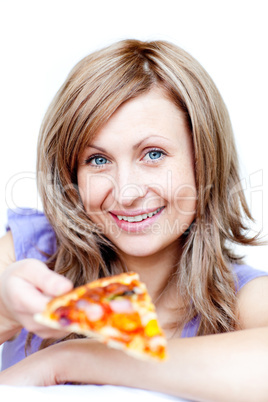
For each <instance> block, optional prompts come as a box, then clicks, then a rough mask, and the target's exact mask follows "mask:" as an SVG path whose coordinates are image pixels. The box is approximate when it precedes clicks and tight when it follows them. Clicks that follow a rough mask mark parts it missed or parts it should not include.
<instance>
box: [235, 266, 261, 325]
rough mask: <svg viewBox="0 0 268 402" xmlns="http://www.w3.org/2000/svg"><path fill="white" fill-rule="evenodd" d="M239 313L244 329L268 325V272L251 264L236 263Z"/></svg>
mask: <svg viewBox="0 0 268 402" xmlns="http://www.w3.org/2000/svg"><path fill="white" fill-rule="evenodd" d="M234 271H235V273H236V276H237V287H238V314H239V321H240V324H241V326H242V329H248V328H256V327H263V326H267V325H268V272H267V271H263V270H258V269H255V268H253V267H251V266H249V265H235V266H234Z"/></svg>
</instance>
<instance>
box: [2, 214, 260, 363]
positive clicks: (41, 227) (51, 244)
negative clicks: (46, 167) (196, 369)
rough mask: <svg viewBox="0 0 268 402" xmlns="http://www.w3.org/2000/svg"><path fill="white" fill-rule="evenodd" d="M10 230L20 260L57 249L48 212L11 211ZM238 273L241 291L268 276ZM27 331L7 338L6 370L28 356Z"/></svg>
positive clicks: (189, 329)
mask: <svg viewBox="0 0 268 402" xmlns="http://www.w3.org/2000/svg"><path fill="white" fill-rule="evenodd" d="M7 230H11V231H12V235H13V240H14V246H15V255H16V259H17V260H22V259H24V258H37V259H39V260H41V261H46V259H47V256H46V254H48V255H51V254H53V253H54V252H55V251H56V237H55V233H54V231H53V229H52V227H51V225H50V223H49V222H48V220H47V218H46V217H45V215H44V214H43V213H41V212H38V211H36V210H33V209H19V210H15V211H11V210H10V211H8V225H7ZM234 274H235V275H236V276H237V290H240V289H241V288H242V287H243V286H244V285H245V284H246V283H248V282H249V281H251V280H252V279H255V278H258V277H261V276H267V275H268V272H264V271H257V270H255V269H253V268H251V267H249V266H248V265H234ZM198 323H199V320H198V317H195V318H194V319H193V320H191V321H190V322H189V323H188V324H186V325H185V327H184V328H183V330H182V335H181V336H182V337H183V338H186V337H193V336H195V335H196V333H197V330H198ZM26 336H27V331H26V330H25V329H22V330H21V332H20V334H19V335H18V336H17V337H16V338H15V339H14V340H12V341H7V342H5V343H4V345H3V350H2V370H4V369H6V368H8V367H10V366H12V365H13V364H15V363H17V362H19V361H20V360H22V359H23V358H24V357H25V351H24V346H25V340H26ZM40 343H41V339H40V338H39V337H38V336H36V335H34V336H33V340H32V350H31V353H33V352H35V351H37V350H38V348H39V345H40Z"/></svg>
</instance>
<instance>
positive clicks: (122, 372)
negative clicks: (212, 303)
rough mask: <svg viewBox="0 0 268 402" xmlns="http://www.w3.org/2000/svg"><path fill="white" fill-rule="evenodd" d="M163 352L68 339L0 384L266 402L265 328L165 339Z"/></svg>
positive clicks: (17, 367) (3, 375)
mask: <svg viewBox="0 0 268 402" xmlns="http://www.w3.org/2000/svg"><path fill="white" fill-rule="evenodd" d="M168 351H169V356H170V357H169V359H168V360H167V361H166V362H163V363H155V362H144V361H140V360H137V359H134V358H132V357H130V356H128V355H126V354H125V353H123V352H121V351H118V350H115V349H111V348H107V347H106V346H105V345H103V344H101V343H98V342H95V341H92V340H88V339H82V340H81V339H79V340H72V341H67V342H63V343H60V344H57V345H54V346H51V347H49V348H48V349H45V350H42V351H40V352H37V353H35V354H33V355H31V356H29V357H27V358H26V359H24V360H22V361H21V362H20V363H18V364H16V365H15V366H13V367H11V368H10V369H7V370H5V371H3V372H2V373H0V384H9V385H41V386H46V385H54V384H59V383H64V382H82V383H88V384H110V385H122V386H126V387H135V388H142V389H146V390H154V391H158V392H163V393H167V394H171V395H175V396H180V397H184V398H189V399H191V400H196V401H213V402H217V401H228V402H229V401H230V400H232V402H236V401H239V402H240V401H242V400H243V401H245V402H247V401H253V400H257V401H259V402H262V401H267V394H268V384H267V381H266V380H267V370H268V329H267V328H259V329H251V330H245V331H237V332H233V333H229V334H220V335H211V336H203V337H197V338H184V339H179V338H177V339H173V340H170V341H169V342H168ZM74 361H76V362H77V363H78V362H79V364H75V365H74V364H73V362H74ZM37 367H38V370H37Z"/></svg>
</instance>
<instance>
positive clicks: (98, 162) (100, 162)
mask: <svg viewBox="0 0 268 402" xmlns="http://www.w3.org/2000/svg"><path fill="white" fill-rule="evenodd" d="M94 160H95V163H96V165H105V163H107V159H106V158H103V157H102V156H98V157H96V158H94Z"/></svg>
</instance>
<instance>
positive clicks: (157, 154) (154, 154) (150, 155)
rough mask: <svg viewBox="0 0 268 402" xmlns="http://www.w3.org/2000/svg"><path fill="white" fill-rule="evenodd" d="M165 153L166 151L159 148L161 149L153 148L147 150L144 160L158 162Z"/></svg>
mask: <svg viewBox="0 0 268 402" xmlns="http://www.w3.org/2000/svg"><path fill="white" fill-rule="evenodd" d="M164 155H165V152H163V151H161V150H159V149H152V150H151V151H149V152H147V153H146V155H145V156H144V158H143V159H144V160H145V161H146V162H153V161H155V162H157V161H158V160H161V159H162V158H163V157H164Z"/></svg>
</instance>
